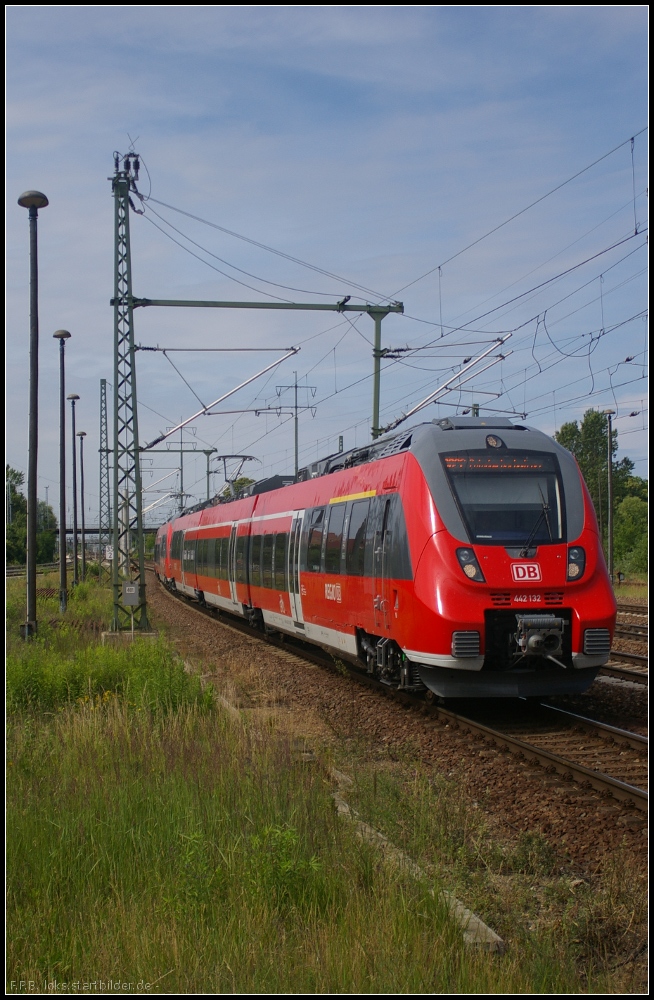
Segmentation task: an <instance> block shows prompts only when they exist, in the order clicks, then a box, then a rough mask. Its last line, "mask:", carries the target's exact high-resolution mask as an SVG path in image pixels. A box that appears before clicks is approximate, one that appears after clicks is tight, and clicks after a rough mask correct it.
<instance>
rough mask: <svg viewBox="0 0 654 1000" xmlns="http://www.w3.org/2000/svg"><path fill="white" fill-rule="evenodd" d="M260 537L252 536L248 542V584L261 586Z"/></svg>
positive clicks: (261, 537)
mask: <svg viewBox="0 0 654 1000" xmlns="http://www.w3.org/2000/svg"><path fill="white" fill-rule="evenodd" d="M262 539H263V536H262V535H253V536H252V540H251V542H250V583H251V584H252V586H253V587H260V586H261V542H262Z"/></svg>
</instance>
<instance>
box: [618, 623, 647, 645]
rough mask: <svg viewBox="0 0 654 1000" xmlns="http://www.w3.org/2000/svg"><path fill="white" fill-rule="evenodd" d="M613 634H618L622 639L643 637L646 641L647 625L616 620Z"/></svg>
mask: <svg viewBox="0 0 654 1000" xmlns="http://www.w3.org/2000/svg"><path fill="white" fill-rule="evenodd" d="M613 634H614V635H619V636H621V637H622V638H623V639H636V640H638V639H644V640H645V642H647V638H648V628H647V625H632V624H631V623H630V622H618V623H617V625H616V626H615V630H614V633H613Z"/></svg>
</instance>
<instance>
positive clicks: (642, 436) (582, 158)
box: [5, 4, 648, 524]
mask: <svg viewBox="0 0 654 1000" xmlns="http://www.w3.org/2000/svg"><path fill="white" fill-rule="evenodd" d="M5 12H6V39H7V41H6V55H7V72H6V80H7V98H6V112H7V128H6V145H7V153H6V179H7V183H6V193H7V208H6V233H7V272H6V297H7V307H6V308H7V336H6V372H7V380H6V398H7V404H6V423H7V432H6V461H7V462H8V463H9V464H10V465H11V466H13V467H14V468H16V469H18V470H21V471H23V472H24V473H26V472H27V430H28V391H29V329H30V326H29V324H30V317H29V230H28V216H27V212H26V211H25V209H23V208H21V207H19V206H18V204H17V199H18V197H19V196H20V194H21V193H22V192H23V191H25V190H29V189H37V190H40V191H42V192H44V193H45V194H46V196H47V197H48V199H49V205H48V206H47V207H46V208H44V209H42V210H41V211H40V212H39V220H38V261H39V330H40V345H39V372H40V375H39V452H38V476H39V478H38V495H39V497H40V498H41V499H44V500H45V499H48V501H49V503H50V505H51V506H52V507H53V508H54V510H55V512H56V513H57V514H58V502H59V501H58V496H59V408H58V406H59V402H58V401H59V360H58V346H57V342H56V341H55V340H53V338H52V334H53V333H54V331H55V330H58V329H62V328H63V329H66V330H69V331H70V333H71V339H70V340H69V341H68V343H67V347H66V394H68V393H73V392H74V393H77V394H78V395H79V397H80V399H79V402H78V403H77V411H76V421H77V429H78V430H84V431H86V433H87V437H86V439H85V446H84V463H85V465H84V472H85V512H86V522H87V524H97V511H98V497H99V462H98V451H97V449H98V447H99V417H100V380H101V379H102V378H105V379H107V381H108V383H109V384H110V386H111V385H113V378H114V376H113V309H112V307H111V306H110V299H111V297H112V295H113V280H114V279H113V257H114V249H113V243H114V205H113V198H112V191H111V181H110V178H111V176H112V174H113V172H114V159H113V154H114V151H117V152H119V153H121V154H125V153H127V152H129V151H130V150H133V151H135V152H137V153H138V154H139V156H140V158H141V171H140V176H139V181H138V185H137V186H138V189H139V192H140V194H141V195H142V200H139V199H138V198H135V202H136V206H135V207H137V208H138V209H139V210H143V212H144V214H142V215H137V214H132V215H131V219H130V227H131V252H132V273H133V293H134V295H136V296H139V297H147V298H176V299H209V300H220V301H257V302H264V301H268V302H274V301H287V302H288V301H291V302H304V303H316V302H322V303H331V304H334V303H336V302H338V301H339V300H341V299H343V298H344V296H346V295H349V296H351V299H350V303H351V304H360V305H365V304H366V303H371V304H375V303H379V302H389V301H396V300H397V301H401V302H402V303H403V308H404V313H403V314H402V315H400V314H390V315H388V316H387V317H386V318H385V319H384V321H383V323H382V347H383V348H388V349H389V350H392V351H394V353H393V355H392V356H391V357H390V358H384V359H383V362H382V375H381V415H380V421H381V424H382V425H383V426H387V425H388V424H390V423H391V422H393V421H395V420H398V419H399V418H401V417H402V416H403V414H405V413H407V412H408V411H409V410H410V409H411V408H412V407H414V406H415V405H416V404H417V403H418V402H420V401H421V400H423V399H424V398H426V397H428V396H429V394H430V393H432V392H433V391H434V390H435V389H437V388H438V387H439V386H441V385H442V384H443V383H445V382H447V381H448V380H450V379H452V377H453V376H454V375H456V373H457V372H459V371H460V370H461V368H462V366H463V365H464V364H465V363H469V362H467V361H466V359H469V358H471V359H474V358H476V357H478V356H479V355H480V354H482V353H483V352H484V351H487V350H488V349H489V348H490V347H492V346H493V345H494V344H495V342H496V341H497V340H498V338H500V337H503V336H505V335H506V334H507V333H510V334H511V336H510V337H509V338H508V339H507V340H506V341H505V342H504V344H503V345H502V346H500V345H497V346H496V347H494V349H493V351H492V352H491V354H489V355H488V357H487V358H486V359H485V360H484V361H480V362H479V363H478V365H477V366H473V367H472V368H471V369H470V373H472V374H473V377H472V378H471V379H469V380H468V381H466V383H465V384H464V385H463V384H462V385H461V388H460V389H459V390H458V391H452V392H449V393H447V394H445V395H443V396H441V397H440V400H439V402H437V403H436V404H434V403H430V404H429V405H428V406H426V407H425V408H424V409H423V410H422V411H421V412H420V413H419V414H416V415H415V417H411V418H409V420H407V421H406V423H405V425H404V426H407V427H408V426H410V425H411V424H412V423H415V422H419V421H421V420H432V419H437V418H440V417H444V416H450V415H453V414H456V413H462V412H464V411H465V410H469V409H470V407H471V406H472V404H478V405H479V407H480V413H481V414H482V415H487V416H490V415H493V414H499V415H502V416H509V417H513V416H515V417H517V418H518V420H519V421H520V422H522V421H524V422H525V423H527V424H528V425H529V426H532V427H536V428H538V429H540V430H542V431H544V432H545V433H547V434H553V433H554V432H555V431H556V430H557V429H559V428H560V427H561V425H562V424H563V423H565V422H568V421H571V420H577V421H580V420H581V419H582V417H583V414H584V413H585V411H586V410H588V409H589V408H596V409H602V410H604V409H612V410H614V411H615V413H616V416H615V418H614V426H615V427H616V428H617V430H618V444H619V451H618V459H620V458H623V457H625V456H627V457H629V458H630V459H631V460H632V461H633V462H634V472H635V474H636V475H639V476H642V477H644V478H646V477H647V475H648V466H647V426H648V408H647V407H648V404H647V393H646V387H647V380H646V379H647V372H648V367H647V315H646V308H647V274H646V265H647V249H646V240H647V214H646V213H647V200H646V196H647V183H648V181H647V148H648V132H647V122H648V114H647V111H648V108H647V91H648V87H647V84H648V79H647V76H648V74H647V33H648V32H647V29H648V8H647V7H646V6H644V5H633V6H621V7H618V6H613V5H599V6H584V7H581V6H562V5H557V6H536V5H534V6H531V5H530V6H504V5H503V6H456V5H453V6H429V5H420V6H405V7H399V6H393V5H384V6H374V5H371V6H357V5H353V6H329V7H327V6H319V5H316V6H310V5H309V6H283V5H281V6H265V5H261V6H247V5H244V6H230V5H221V6H190V7H180V6H176V5H166V6H161V7H156V6H155V7H145V6H139V5H136V6H120V5H118V6H113V5H112V6H105V5H92V6H65V5H63V6H58V5H54V6H39V5H11V4H10V5H8V6H6V7H5ZM161 203H164V204H161ZM183 213H186V214H183ZM192 217H194V218H192ZM226 230H228V231H229V232H226ZM273 251H274V252H273ZM134 330H135V341H136V344H137V345H143V346H151V347H152V346H159V347H161V348H167V349H172V348H176V349H177V351H176V352H172V351H170V352H169V353H166V354H164V353H163V352H161V351H159V352H141V351H140V352H137V354H136V384H137V396H138V420H139V434H140V441H141V443H142V444H143V443H146V442H149V441H151V440H152V439H154V438H155V437H157V436H159V435H160V434H161V433H165V432H166V430H167V429H168V428H172V427H174V426H176V425H177V424H178V423H180V421H182V420H185V419H186V418H188V417H190V416H191V415H192V414H194V413H195V412H197V411H198V410H199V409H200V408H201V406H204V405H207V404H209V403H211V402H212V401H213V400H214V399H217V398H218V397H220V396H222V395H223V394H225V393H227V392H229V391H230V390H231V389H233V388H234V387H235V386H237V385H239V384H240V383H242V382H244V381H245V380H246V379H249V378H250V377H251V376H253V375H255V374H256V373H257V372H258V371H260V370H261V369H263V368H264V367H266V366H267V365H269V364H271V362H272V361H273V360H276V359H277V358H281V357H282V356H283V354H284V350H283V349H284V348H287V347H290V346H295V347H299V348H300V350H299V352H298V353H297V354H296V355H294V356H293V357H291V358H289V359H287V360H286V361H284V362H283V363H282V364H280V365H279V366H278V367H276V368H275V369H273V370H272V371H271V372H269V373H268V374H266V375H264V376H262V377H261V378H259V379H258V380H256V381H254V382H252V383H251V384H250V385H248V386H247V387H246V388H244V389H241V390H240V391H239V392H238V393H236V394H234V395H233V396H231V397H230V398H229V400H227V401H226V402H225V403H224V404H222V406H221V407H216V410H215V411H214V412H216V411H220V414H219V415H212V416H201V417H198V419H197V420H196V421H194V423H193V424H192V425H189V426H188V427H187V428H186V429H185V431H184V432H183V446H184V448H188V449H193V448H195V449H196V450H197V452H198V454H197V455H194V454H186V455H185V456H184V468H183V490H184V492H185V494H187V497H186V503H187V504H191V503H193V502H195V501H199V500H202V499H203V498H204V497H205V495H206V457H205V455H204V454H201V450H202V449H216V451H215V453H214V455H222V454H237V453H238V454H247V455H251V456H254V457H255V458H256V459H257V460H258V461H252V462H249V463H247V464H246V465H245V466H244V469H243V472H244V474H247V475H250V476H251V477H252V478H255V479H258V478H263V477H264V476H269V475H274V474H276V473H283V474H288V473H292V471H293V465H294V451H293V448H294V444H293V442H294V429H293V417H292V412H291V406H292V404H293V396H294V390H293V389H292V388H283V387H285V386H286V387H289V386H291V387H292V386H293V384H294V382H295V379H296V376H297V381H298V384H299V389H298V403H299V404H300V407H301V410H300V415H299V441H300V454H299V463H300V467H302V466H303V465H305V464H307V463H309V462H312V461H315V460H316V459H318V458H320V457H322V456H325V455H328V454H330V453H333V452H335V451H337V450H338V447H339V437H342V438H343V446H344V448H346V449H347V448H351V447H354V446H358V445H363V444H365V443H366V442H367V441H369V440H370V428H371V420H372V370H373V362H372V347H373V336H374V324H373V321H372V319H371V317H370V316H368V315H366V314H365V313H362V314H358V313H348V314H337V313H333V312H316V311H314V312H310V311H285V310H280V311H272V310H232V309H230V310H225V309H190V308H188V309H187V308H175V309H172V308H168V309H164V308H151V309H137V310H136V311H135V319H134ZM235 347H240V348H243V347H248V348H258V349H259V350H257V351H249V352H229V353H227V352H225V351H224V349H225V348H235ZM180 348H181V349H185V350H181V351H180V350H179V349H180ZM209 348H211V349H212V350H208V349H209ZM217 348H221V349H223V350H221V351H220V352H218V351H217V350H216V349H217ZM263 348H268V349H269V348H279V352H278V353H275V352H270V351H266V352H264V351H263V350H262V349H263ZM191 349H193V350H191ZM198 349H202V350H198ZM399 349H402V350H401V351H400V352H399V353H397V352H398V350H399ZM500 353H501V354H503V355H504V358H503V359H502V360H498V361H496V362H495V363H494V364H493V365H492V367H490V368H487V369H486V370H485V371H483V372H482V371H481V369H482V368H485V366H486V365H488V364H489V362H490V361H492V360H493V359H494V358H496V357H497V356H498V355H499V354H500ZM475 372H478V374H476V375H475V374H474V373H475ZM463 377H465V376H461V378H463ZM459 382H460V379H459ZM453 384H454V385H457V384H458V382H457V380H455V381H454V383H453ZM109 398H110V402H111V390H110V392H109ZM227 410H232V411H233V410H243V411H257V412H240V413H234V412H231V413H228V412H226V411H227ZM262 410H266V412H263V413H262V412H261V411H262ZM278 411H279V412H278ZM523 415H524V416H523ZM68 416H69V414H67V418H68ZM109 426H110V429H111V426H112V412H111V410H110V414H109ZM66 434H67V447H69V442H70V423H69V424H68V426H67V431H66ZM171 441H172V442H174V443H173V445H172V446H173V447H177V448H179V444H180V434H179V433H177V434H176V435H174V436H173V438H169V439H168V442H169V443H170V442H171ZM110 447H111V441H110ZM159 447H160V448H166V447H167V445H166V444H162V445H160V446H159ZM212 460H213V459H212ZM69 463H70V455H69ZM178 466H179V452H178V453H177V455H176V456H174V455H173V454H172V453H171V454H159V453H157V454H150V455H147V453H146V454H144V457H143V464H142V468H143V483H144V488H145V489H146V490H147V492H146V493H145V494H144V506H146V507H147V506H149V505H151V504H157V505H156V506H155V507H153V508H152V509H151V510H150V511H149V512H148V514H147V516H146V520H147V523H150V524H154V523H159V522H161V521H162V520H165V519H166V518H167V517H168V516H169V515H170V513H171V512H172V511H173V510H174V509H175V507H176V505H177V503H178V501H177V500H176V499H174V497H172V496H168V497H167V496H166V494H175V493H179V491H180V488H181V483H180V475H179V471H178ZM213 468H214V465H212V470H213ZM215 468H216V474H215V475H214V474H213V472H212V478H211V493H212V495H213V493H214V492H217V491H218V490H220V489H222V487H223V486H224V477H223V475H222V468H223V466H222V463H221V462H220V463H215ZM176 470H177V471H176ZM229 470H230V472H233V471H234V466H233V465H231V466H230V467H229ZM67 494H68V507H69V509H71V508H72V490H71V473H70V468H69V471H68V472H67ZM158 501H161V502H160V503H157V502H158Z"/></svg>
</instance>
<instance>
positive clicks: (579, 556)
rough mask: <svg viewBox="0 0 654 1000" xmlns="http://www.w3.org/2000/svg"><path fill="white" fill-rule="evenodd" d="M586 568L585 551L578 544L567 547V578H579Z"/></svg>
mask: <svg viewBox="0 0 654 1000" xmlns="http://www.w3.org/2000/svg"><path fill="white" fill-rule="evenodd" d="M585 569H586V553H585V551H584V550H583V549H582V548H581V546H580V545H573V546H572V547H571V548H569V549H568V580H581V578H582V576H583V575H584V570H585Z"/></svg>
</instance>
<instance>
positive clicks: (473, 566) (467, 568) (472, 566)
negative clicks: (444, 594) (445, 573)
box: [456, 549, 486, 583]
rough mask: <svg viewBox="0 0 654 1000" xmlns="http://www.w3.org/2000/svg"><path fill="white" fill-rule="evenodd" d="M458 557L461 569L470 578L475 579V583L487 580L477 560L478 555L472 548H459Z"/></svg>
mask: <svg viewBox="0 0 654 1000" xmlns="http://www.w3.org/2000/svg"><path fill="white" fill-rule="evenodd" d="M456 557H457V559H458V560H459V565H460V566H461V569H462V570H463V572H464V573H465V575H466V576H467V577H468V579H469V580H474V581H475V583H485V582H486V581H485V580H484V574H483V573H482V571H481V567H480V565H479V563H478V562H477V557H476V555H475V554H474V552H473V551H472V549H457V550H456Z"/></svg>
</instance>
